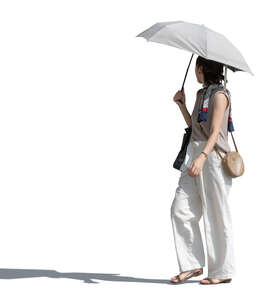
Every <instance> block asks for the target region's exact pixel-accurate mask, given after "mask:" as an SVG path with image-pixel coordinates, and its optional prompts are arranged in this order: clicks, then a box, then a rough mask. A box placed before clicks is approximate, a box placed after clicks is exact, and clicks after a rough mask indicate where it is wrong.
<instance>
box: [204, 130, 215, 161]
mask: <svg viewBox="0 0 267 300" xmlns="http://www.w3.org/2000/svg"><path fill="white" fill-rule="evenodd" d="M218 136H219V132H218V131H212V132H211V134H210V136H209V138H208V141H207V144H206V145H205V147H204V148H203V150H202V151H204V152H205V153H206V154H207V155H209V153H210V151H211V150H212V149H213V147H214V145H215V144H216V142H217V139H218Z"/></svg>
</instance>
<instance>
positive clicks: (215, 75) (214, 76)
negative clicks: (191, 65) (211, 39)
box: [196, 56, 228, 84]
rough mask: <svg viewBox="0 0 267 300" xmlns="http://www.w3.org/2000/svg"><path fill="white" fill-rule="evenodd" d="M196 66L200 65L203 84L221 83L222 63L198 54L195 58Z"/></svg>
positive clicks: (222, 77)
mask: <svg viewBox="0 0 267 300" xmlns="http://www.w3.org/2000/svg"><path fill="white" fill-rule="evenodd" d="M196 66H197V67H198V68H199V67H200V66H202V70H203V74H204V83H205V84H213V83H218V84H219V83H222V80H224V75H223V66H224V65H223V64H221V63H219V62H217V61H214V60H210V59H206V58H204V57H202V56H198V57H197V59H196ZM227 81H228V80H226V83H227Z"/></svg>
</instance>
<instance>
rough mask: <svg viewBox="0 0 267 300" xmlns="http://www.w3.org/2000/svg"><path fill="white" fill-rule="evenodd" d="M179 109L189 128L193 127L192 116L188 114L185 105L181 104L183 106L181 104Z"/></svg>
mask: <svg viewBox="0 0 267 300" xmlns="http://www.w3.org/2000/svg"><path fill="white" fill-rule="evenodd" d="M179 108H180V110H181V113H182V114H183V117H184V120H185V122H186V124H187V125H188V126H191V125H192V120H191V115H190V113H189V112H188V110H187V107H186V106H185V105H184V104H181V105H180V104H179Z"/></svg>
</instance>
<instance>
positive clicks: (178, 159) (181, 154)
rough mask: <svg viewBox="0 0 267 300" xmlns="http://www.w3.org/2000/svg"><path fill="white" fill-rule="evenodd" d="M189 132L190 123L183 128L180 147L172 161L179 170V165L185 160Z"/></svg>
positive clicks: (190, 130)
mask: <svg viewBox="0 0 267 300" xmlns="http://www.w3.org/2000/svg"><path fill="white" fill-rule="evenodd" d="M191 133H192V125H191V126H189V127H187V128H185V134H184V137H183V142H182V147H181V149H180V151H179V153H178V155H177V157H176V159H175V161H174V163H173V167H174V168H175V169H177V170H179V171H181V169H180V168H181V165H182V164H183V162H184V160H185V155H186V150H187V146H188V144H189V141H190V137H191Z"/></svg>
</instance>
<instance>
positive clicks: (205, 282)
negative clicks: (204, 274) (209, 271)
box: [200, 278, 210, 284]
mask: <svg viewBox="0 0 267 300" xmlns="http://www.w3.org/2000/svg"><path fill="white" fill-rule="evenodd" d="M200 283H203V284H210V280H209V279H208V278H204V279H202V280H200Z"/></svg>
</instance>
